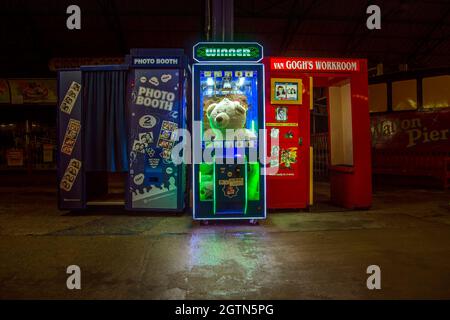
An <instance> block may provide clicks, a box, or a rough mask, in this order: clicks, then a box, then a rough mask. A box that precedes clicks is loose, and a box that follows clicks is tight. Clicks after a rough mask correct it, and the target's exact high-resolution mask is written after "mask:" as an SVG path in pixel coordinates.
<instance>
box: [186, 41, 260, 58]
mask: <svg viewBox="0 0 450 320" xmlns="http://www.w3.org/2000/svg"><path fill="white" fill-rule="evenodd" d="M193 56H194V60H196V61H198V62H207V61H253V62H258V61H260V60H261V59H262V57H263V48H262V46H261V45H260V44H258V43H256V42H200V43H197V44H196V45H195V46H194V53H193Z"/></svg>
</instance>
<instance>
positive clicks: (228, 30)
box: [205, 0, 234, 42]
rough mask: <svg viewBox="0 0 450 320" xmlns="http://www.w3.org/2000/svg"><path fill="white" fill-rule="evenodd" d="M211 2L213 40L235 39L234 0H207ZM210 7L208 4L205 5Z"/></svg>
mask: <svg viewBox="0 0 450 320" xmlns="http://www.w3.org/2000/svg"><path fill="white" fill-rule="evenodd" d="M206 1H207V4H209V3H210V4H211V16H212V17H211V19H209V21H210V22H211V28H210V30H211V40H212V41H219V42H220V41H233V32H234V2H233V0H206ZM205 7H206V8H208V5H206V6H205Z"/></svg>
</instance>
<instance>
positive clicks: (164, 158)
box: [57, 49, 187, 211]
mask: <svg viewBox="0 0 450 320" xmlns="http://www.w3.org/2000/svg"><path fill="white" fill-rule="evenodd" d="M186 70H187V59H186V57H185V55H184V53H183V51H182V50H176V49H175V50H174V49H167V50H148V49H142V50H141V49H133V50H131V53H130V55H129V56H127V57H126V64H124V65H111V66H82V67H81V68H79V69H72V70H59V71H58V97H59V101H58V106H59V109H58V121H57V122H58V137H59V140H58V148H59V150H58V204H59V208H60V209H84V208H86V207H87V206H94V205H124V204H125V207H126V208H127V209H129V210H149V211H158V210H165V211H181V210H183V209H184V205H185V187H184V186H185V167H184V164H181V165H178V166H174V165H173V164H171V159H170V152H171V148H172V147H173V145H174V144H175V142H176V141H177V139H176V131H177V129H178V128H184V127H185V125H186V114H185V112H186V79H187V71H186ZM144 79H145V81H144Z"/></svg>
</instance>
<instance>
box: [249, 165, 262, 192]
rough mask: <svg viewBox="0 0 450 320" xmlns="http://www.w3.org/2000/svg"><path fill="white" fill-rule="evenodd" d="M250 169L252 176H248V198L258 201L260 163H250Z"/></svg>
mask: <svg viewBox="0 0 450 320" xmlns="http://www.w3.org/2000/svg"><path fill="white" fill-rule="evenodd" d="M249 169H250V176H249V178H248V199H249V200H250V201H257V200H259V179H260V176H259V170H260V166H259V163H258V162H255V163H250V164H249Z"/></svg>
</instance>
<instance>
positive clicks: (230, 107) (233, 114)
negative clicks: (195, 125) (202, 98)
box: [206, 98, 247, 130]
mask: <svg viewBox="0 0 450 320" xmlns="http://www.w3.org/2000/svg"><path fill="white" fill-rule="evenodd" d="M206 114H207V116H208V119H209V122H210V124H211V127H212V128H215V129H221V130H223V129H241V128H243V127H244V126H245V122H246V120H247V109H246V108H245V107H244V106H243V105H242V104H241V103H240V102H239V101H231V100H230V99H228V98H223V99H222V100H221V101H220V102H218V103H212V104H210V105H209V106H208V108H207V110H206Z"/></svg>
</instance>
